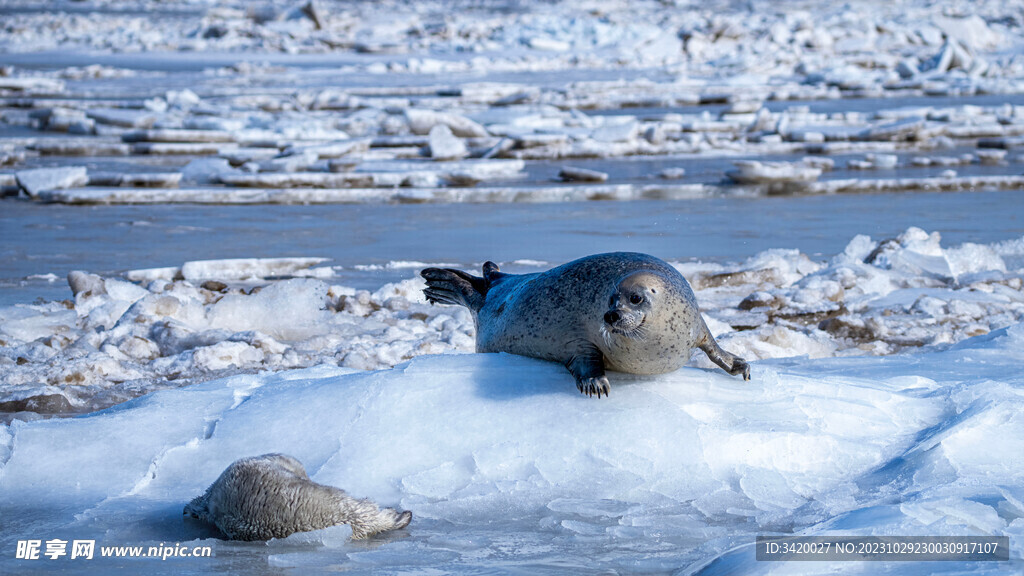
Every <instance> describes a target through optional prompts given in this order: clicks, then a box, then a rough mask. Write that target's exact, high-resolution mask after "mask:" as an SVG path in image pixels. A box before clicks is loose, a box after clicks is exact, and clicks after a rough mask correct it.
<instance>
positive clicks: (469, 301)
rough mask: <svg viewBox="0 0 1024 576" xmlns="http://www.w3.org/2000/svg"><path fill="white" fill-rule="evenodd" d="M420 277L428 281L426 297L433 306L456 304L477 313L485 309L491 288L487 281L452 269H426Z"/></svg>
mask: <svg viewBox="0 0 1024 576" xmlns="http://www.w3.org/2000/svg"><path fill="white" fill-rule="evenodd" d="M420 276H422V277H423V279H424V280H426V281H427V287H426V288H424V289H423V294H424V296H426V297H427V301H428V302H430V303H431V304H436V303H440V304H454V305H456V306H465V307H466V308H469V309H470V310H472V311H474V312H476V311H478V310H480V308H482V307H483V305H484V301H485V299H486V296H487V289H488V287H489V285H488V283H487V280H485V279H483V278H480V277H478V276H473V275H472V274H467V273H465V272H463V271H461V270H454V269H451V268H426V269H424V270H422V271H421V272H420Z"/></svg>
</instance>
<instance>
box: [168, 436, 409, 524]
mask: <svg viewBox="0 0 1024 576" xmlns="http://www.w3.org/2000/svg"><path fill="white" fill-rule="evenodd" d="M184 514H185V515H188V516H191V517H193V518H197V519H200V520H203V521H205V522H210V523H211V524H214V525H215V526H217V528H218V529H219V530H220V531H221V532H223V533H224V534H225V535H226V536H227V537H228V538H229V539H231V540H269V539H271V538H285V537H287V536H288V535H289V534H293V533H295V532H308V531H310V530H320V529H323V528H327V527H330V526H335V525H337V524H348V525H350V526H351V527H352V537H353V538H367V537H369V536H372V535H374V534H377V533H379V532H384V531H386V530H395V529H398V528H404V527H405V526H407V525H408V524H409V521H410V520H412V513H411V512H401V513H399V512H398V511H396V510H393V509H391V508H378V507H377V505H376V504H374V503H373V502H371V501H369V500H357V499H355V498H352V497H351V496H349V495H348V494H346V493H345V491H344V490H341V489H340V488H335V487H333V486H325V485H323V484H317V483H316V482H313V481H312V480H310V479H309V476H308V475H307V474H306V470H305V468H303V467H302V463H300V462H299V461H298V460H296V459H295V458H292V457H291V456H287V455H284V454H264V455H263V456H254V457H251V458H243V459H241V460H237V461H235V462H234V463H232V464H231V465H230V466H228V468H227V469H226V470H225V471H224V472H223V473H222V474H221V475H220V477H219V478H217V480H216V481H215V482H214V483H213V484H212V485H210V487H209V489H207V490H206V493H205V494H203V495H202V496H198V497H196V498H195V499H193V500H192V502H190V503H189V504H188V505H187V506H185V511H184Z"/></svg>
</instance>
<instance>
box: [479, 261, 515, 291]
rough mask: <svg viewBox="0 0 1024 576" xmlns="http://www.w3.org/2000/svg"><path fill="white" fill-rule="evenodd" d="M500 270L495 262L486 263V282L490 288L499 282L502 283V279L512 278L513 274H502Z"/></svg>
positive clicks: (484, 269) (484, 270)
mask: <svg viewBox="0 0 1024 576" xmlns="http://www.w3.org/2000/svg"><path fill="white" fill-rule="evenodd" d="M499 270H500V269H499V268H498V265H497V264H495V263H494V262H491V261H490V260H488V261H487V262H484V268H483V272H484V280H486V281H487V287H488V288H490V287H491V286H494V285H495V284H497V283H498V282H501V279H502V278H505V277H508V276H511V274H505V273H504V272H500V271H499Z"/></svg>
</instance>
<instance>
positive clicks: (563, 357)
mask: <svg viewBox="0 0 1024 576" xmlns="http://www.w3.org/2000/svg"><path fill="white" fill-rule="evenodd" d="M421 275H422V276H423V277H424V278H425V279H426V280H427V288H426V289H425V290H424V293H425V294H426V296H427V299H428V300H429V301H431V302H436V303H445V304H461V305H463V306H466V307H467V308H469V309H470V311H471V312H473V318H474V321H475V323H476V348H477V352H509V353H512V354H519V355H523V356H531V357H534V358H542V359H545V360H553V361H556V362H562V363H564V364H565V365H566V367H567V368H568V369H569V371H570V372H572V374H573V376H575V377H576V383H577V387H579V388H580V390H581V391H582V392H584V393H585V394H588V395H590V394H595V393H596V394H597V395H598V396H600V395H602V394H607V393H608V390H609V386H608V382H607V378H606V377H605V374H604V369H605V368H608V369H610V370H616V371H620V372H629V373H633V374H661V373H665V372H671V371H673V370H677V369H678V368H680V367H682V366H683V365H684V364H685V363H686V361H687V360H689V357H690V350H691V349H692V348H694V347H699V348H701V349H702V350H704V351H705V352H706V353H707V354H708V356H709V357H710V358H711V360H712V361H714V362H715V363H716V364H718V365H719V366H721V367H722V368H723V369H725V370H726V371H727V372H729V373H730V374H734V375H742V376H743V377H744V379H749V378H750V368H749V366H748V365H747V363H746V362H745V361H744V360H743V359H741V358H738V357H736V356H733V355H732V354H729V353H728V352H726V351H724V350H722V349H721V348H720V347H719V346H718V343H717V342H715V339H714V337H712V335H711V333H710V332H709V331H708V329H707V325H706V324H705V323H704V319H703V318H702V317H701V315H700V310H699V308H698V306H697V300H696V298H695V297H694V295H693V290H692V289H691V288H690V285H689V283H687V281H686V279H685V278H683V276H682V275H681V274H680V273H679V272H678V271H677V270H676V269H675V268H673V267H672V266H669V265H668V264H667V263H665V262H663V261H662V260H659V259H658V258H655V257H653V256H649V255H647V254H638V253H631V252H616V253H610V254H597V255H594V256H588V257H585V258H581V259H579V260H574V261H572V262H569V263H568V264H564V265H562V266H559V267H557V268H553V269H551V270H548V271H547V272H541V273H536V274H503V273H501V272H500V271H499V270H498V267H497V266H496V265H495V264H493V263H492V262H488V263H486V264H484V267H483V278H479V277H476V276H472V275H470V274H466V273H465V272H461V271H458V270H452V269H441V268H428V269H426V270H423V271H422V272H421Z"/></svg>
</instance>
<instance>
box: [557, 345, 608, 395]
mask: <svg viewBox="0 0 1024 576" xmlns="http://www.w3.org/2000/svg"><path fill="white" fill-rule="evenodd" d="M565 367H566V368H568V369H569V372H570V373H571V374H572V375H573V377H574V378H575V379H576V388H577V389H579V391H580V392H582V393H584V394H586V395H587V396H593V395H594V394H597V397H598V398H600V397H601V394H604V395H605V396H607V395H608V393H609V392H610V391H611V385H610V384H608V378H607V377H606V376H605V375H604V355H602V354H601V351H600V350H598V349H597V346H594V345H593V344H591V343H590V342H587V343H585V344H581V345H580V346H579V347H578V348H577V349H576V351H575V353H574V354H573V355H572V356H570V357H569V360H567V361H566V362H565Z"/></svg>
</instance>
